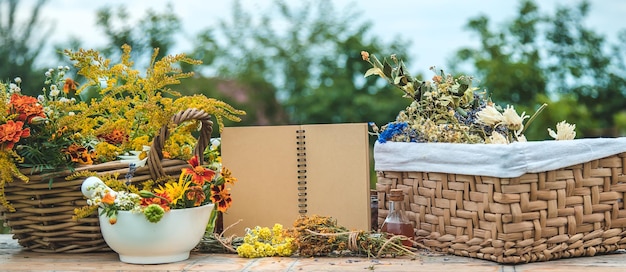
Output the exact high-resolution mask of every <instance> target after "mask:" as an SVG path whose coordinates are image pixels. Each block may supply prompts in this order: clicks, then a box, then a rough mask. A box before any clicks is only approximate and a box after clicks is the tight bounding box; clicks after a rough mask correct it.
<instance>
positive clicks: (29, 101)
mask: <svg viewBox="0 0 626 272" xmlns="http://www.w3.org/2000/svg"><path fill="white" fill-rule="evenodd" d="M11 106H12V109H10V111H11V112H13V113H17V114H18V115H17V120H18V121H27V122H28V123H29V124H30V123H31V120H32V119H33V118H35V117H42V118H46V115H45V114H44V112H43V106H42V105H41V104H39V102H38V101H37V98H34V97H32V96H26V95H19V94H16V93H14V94H13V95H11Z"/></svg>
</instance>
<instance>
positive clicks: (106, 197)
mask: <svg viewBox="0 0 626 272" xmlns="http://www.w3.org/2000/svg"><path fill="white" fill-rule="evenodd" d="M102 203H104V204H108V205H113V203H115V195H114V194H112V193H107V194H106V195H104V197H102Z"/></svg>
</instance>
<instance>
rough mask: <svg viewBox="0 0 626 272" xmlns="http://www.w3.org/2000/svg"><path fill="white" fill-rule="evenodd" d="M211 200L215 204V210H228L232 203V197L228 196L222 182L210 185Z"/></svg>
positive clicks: (228, 193)
mask: <svg viewBox="0 0 626 272" xmlns="http://www.w3.org/2000/svg"><path fill="white" fill-rule="evenodd" d="M211 201H213V203H214V204H215V205H217V210H218V211H220V212H225V211H226V210H228V208H230V205H232V203H233V199H232V198H230V192H229V191H228V189H226V186H225V185H224V184H222V185H211Z"/></svg>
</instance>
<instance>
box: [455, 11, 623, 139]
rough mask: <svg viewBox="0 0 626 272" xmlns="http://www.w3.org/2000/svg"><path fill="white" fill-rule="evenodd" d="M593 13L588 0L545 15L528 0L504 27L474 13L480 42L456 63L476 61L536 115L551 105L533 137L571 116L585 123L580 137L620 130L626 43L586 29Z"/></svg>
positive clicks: (499, 97) (505, 95)
mask: <svg viewBox="0 0 626 272" xmlns="http://www.w3.org/2000/svg"><path fill="white" fill-rule="evenodd" d="M588 11H589V3H588V2H586V1H582V2H580V3H579V4H578V5H576V6H569V7H568V6H559V7H557V9H556V11H555V13H554V14H541V13H540V11H539V9H538V6H537V5H536V4H535V3H534V1H532V0H521V1H520V6H519V10H518V15H517V17H516V18H514V19H513V20H512V21H510V22H508V23H507V24H506V25H505V26H504V27H503V28H502V29H499V30H492V29H490V28H489V20H488V18H487V17H484V16H481V17H477V18H475V19H472V20H470V22H469V23H468V28H469V29H470V30H471V31H474V32H476V33H478V34H479V37H480V40H481V44H480V47H479V48H462V49H460V50H458V51H457V55H456V59H455V60H454V61H453V62H452V65H451V66H453V67H455V64H456V66H459V65H458V64H461V63H464V62H465V63H471V64H472V65H473V66H474V67H475V69H476V73H477V76H478V78H479V79H480V83H481V84H480V85H481V86H482V87H485V88H486V89H487V90H488V92H489V94H490V95H491V97H492V99H493V100H494V102H496V103H498V104H512V105H516V106H520V107H519V108H518V109H519V110H520V111H522V110H523V111H526V112H527V113H530V114H532V113H533V112H534V111H535V109H536V108H537V107H538V106H539V105H541V104H542V103H547V104H548V105H549V106H548V108H547V110H546V111H544V112H543V113H542V115H541V116H540V119H538V120H537V121H536V123H534V124H533V125H532V126H531V128H529V133H527V137H528V138H529V139H534V140H536V139H544V138H545V137H547V133H546V132H545V128H546V127H552V128H554V126H555V125H554V124H555V123H556V122H558V121H561V120H564V119H565V120H567V121H568V122H569V123H575V124H576V125H577V132H578V135H577V137H592V136H617V133H618V131H619V128H617V125H618V124H623V123H620V122H623V121H621V120H624V118H623V116H625V115H626V113H625V111H624V110H623V102H624V99H625V98H626V81H625V79H624V77H623V76H621V75H624V74H625V73H626V69H625V68H624V67H626V65H625V63H624V56H626V55H625V54H626V51H625V50H626V49H624V47H623V46H622V47H619V46H613V47H610V45H609V44H607V42H606V40H605V38H604V37H603V36H601V35H599V34H597V33H595V32H593V31H592V30H590V29H589V28H587V27H585V25H584V19H585V18H586V16H587V15H588ZM624 37H626V34H623V36H622V40H621V41H622V43H624V41H626V39H625V38H624ZM566 113H568V114H571V115H567V114H566ZM537 127H539V128H540V129H538V128H537Z"/></svg>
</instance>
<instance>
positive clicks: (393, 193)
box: [389, 189, 404, 201]
mask: <svg viewBox="0 0 626 272" xmlns="http://www.w3.org/2000/svg"><path fill="white" fill-rule="evenodd" d="M389 200H390V201H403V200H404V192H403V191H402V189H391V190H390V191H389Z"/></svg>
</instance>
